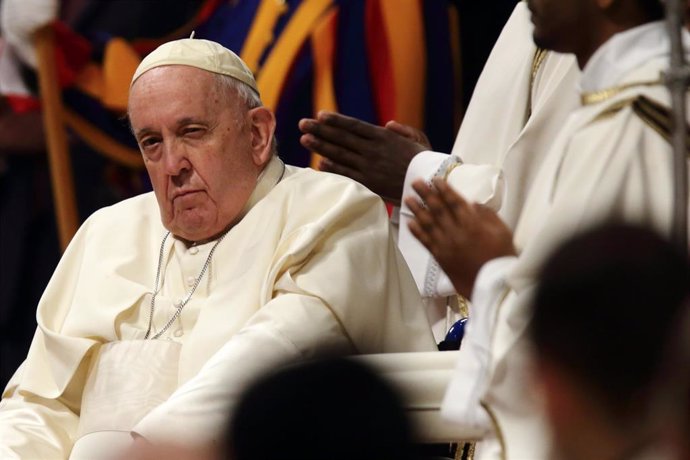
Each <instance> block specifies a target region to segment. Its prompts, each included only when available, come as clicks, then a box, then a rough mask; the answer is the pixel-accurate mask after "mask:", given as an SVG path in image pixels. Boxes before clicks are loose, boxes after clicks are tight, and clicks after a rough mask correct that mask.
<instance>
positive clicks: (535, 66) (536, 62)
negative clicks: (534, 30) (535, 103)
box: [525, 48, 548, 123]
mask: <svg viewBox="0 0 690 460" xmlns="http://www.w3.org/2000/svg"><path fill="white" fill-rule="evenodd" d="M547 54H548V51H547V50H545V49H543V48H537V51H536V52H535V53H534V58H533V59H532V73H531V74H530V79H529V88H528V92H527V110H526V111H525V123H526V122H527V120H529V117H531V116H532V95H533V94H534V84H535V82H536V81H537V74H538V73H539V69H541V66H542V64H544V59H546V55H547Z"/></svg>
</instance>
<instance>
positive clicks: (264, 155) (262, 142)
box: [249, 107, 276, 167]
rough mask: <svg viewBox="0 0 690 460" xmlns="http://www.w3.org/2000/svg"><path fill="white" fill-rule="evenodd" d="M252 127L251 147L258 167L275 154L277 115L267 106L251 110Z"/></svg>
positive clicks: (250, 120)
mask: <svg viewBox="0 0 690 460" xmlns="http://www.w3.org/2000/svg"><path fill="white" fill-rule="evenodd" d="M249 123H250V127H251V148H252V158H253V160H254V164H255V165H256V166H258V167H261V166H264V165H265V164H266V163H268V160H270V159H271V155H273V150H272V148H271V147H272V144H273V134H274V133H275V129H276V117H275V115H273V112H271V111H270V110H268V109H267V108H266V107H256V108H254V109H251V110H250V111H249Z"/></svg>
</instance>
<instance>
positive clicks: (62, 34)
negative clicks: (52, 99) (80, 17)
mask: <svg viewBox="0 0 690 460" xmlns="http://www.w3.org/2000/svg"><path fill="white" fill-rule="evenodd" d="M53 30H54V32H55V64H56V67H57V75H58V81H59V83H60V86H61V87H63V88H64V87H66V86H69V85H71V84H72V82H74V80H75V79H76V78H77V75H78V74H79V72H80V71H81V70H82V69H83V68H84V66H85V65H86V64H87V63H88V62H89V59H90V58H91V51H92V49H93V47H92V46H91V43H89V41H88V40H87V39H85V38H84V37H82V36H81V35H79V34H77V33H76V32H74V31H73V30H72V29H70V28H69V27H68V26H67V25H66V24H64V23H62V22H59V21H57V22H54V23H53Z"/></svg>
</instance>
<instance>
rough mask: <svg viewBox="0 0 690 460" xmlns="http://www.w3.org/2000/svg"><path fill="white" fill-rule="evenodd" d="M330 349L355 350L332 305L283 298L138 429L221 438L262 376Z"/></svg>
mask: <svg viewBox="0 0 690 460" xmlns="http://www.w3.org/2000/svg"><path fill="white" fill-rule="evenodd" d="M306 325H308V326H309V327H305V326H306ZM328 350H334V351H337V352H339V353H343V352H347V351H349V352H352V351H353V350H352V346H351V344H350V343H349V341H348V339H347V337H346V335H345V334H344V332H343V330H342V328H341V326H340V324H339V322H338V321H337V319H336V317H335V316H334V315H333V314H332V312H331V311H330V309H329V308H328V306H327V305H325V304H324V303H323V301H322V300H321V299H319V298H317V297H311V296H307V295H300V294H285V295H281V296H278V297H276V298H274V299H273V300H271V301H270V302H269V303H267V304H266V305H264V306H263V307H262V308H261V310H259V312H257V314H256V315H255V316H254V317H253V318H252V320H251V321H250V323H249V324H248V325H247V326H246V327H245V328H244V329H243V330H242V331H241V332H240V333H238V334H237V335H235V336H233V337H232V338H231V339H230V340H229V341H228V342H227V343H226V344H225V345H224V346H223V347H222V348H221V349H220V350H218V351H217V352H216V353H215V354H214V355H213V356H212V357H211V359H209V360H208V361H207V362H206V364H205V365H204V366H203V367H202V368H201V370H200V371H199V373H198V374H197V375H196V376H194V377H193V378H192V379H190V380H189V381H187V382H186V383H184V384H183V385H182V386H180V387H179V388H178V389H177V390H176V391H175V392H174V393H173V394H172V395H171V396H170V397H169V398H168V400H167V401H166V402H164V403H163V404H161V405H160V406H158V407H157V408H155V409H154V410H152V411H151V412H149V413H148V414H147V415H146V416H145V417H144V418H143V419H142V420H141V421H140V422H139V423H137V425H136V426H135V427H134V428H133V430H132V431H133V432H134V433H137V434H140V435H142V436H144V437H145V438H147V439H150V440H151V441H153V442H162V441H168V442H169V441H175V442H177V443H183V444H188V445H195V444H199V443H203V442H207V441H211V440H218V439H220V438H222V432H220V431H219V430H222V429H223V428H224V427H226V426H227V419H228V417H229V416H230V414H231V412H232V409H233V407H234V405H235V404H236V402H237V401H238V398H239V397H240V396H241V394H242V392H243V391H244V389H245V388H246V387H247V386H248V385H249V384H251V383H252V382H253V381H254V380H255V379H256V378H257V377H259V376H260V375H262V374H263V373H265V372H267V371H270V370H271V369H274V368H277V367H278V366H280V365H284V364H287V363H291V362H294V361H296V360H299V359H304V358H310V357H311V358H313V357H314V356H315V355H314V356H309V353H318V352H327V351H328Z"/></svg>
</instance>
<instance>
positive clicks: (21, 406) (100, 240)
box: [0, 39, 435, 459]
mask: <svg viewBox="0 0 690 460" xmlns="http://www.w3.org/2000/svg"><path fill="white" fill-rule="evenodd" d="M129 118H130V122H131V126H132V131H133V133H134V135H135V137H136V140H137V142H138V144H139V147H140V149H141V152H142V155H143V158H144V162H145V165H146V168H147V171H148V173H149V176H150V178H151V182H152V184H153V188H154V192H153V193H149V194H145V195H142V196H139V197H136V198H133V199H130V200H127V201H124V202H122V203H119V204H117V205H115V206H112V207H110V208H106V209H102V210H100V211H98V212H97V213H95V214H94V215H93V216H91V217H90V218H89V219H88V220H87V221H86V223H84V225H83V226H82V227H81V229H80V230H79V232H78V234H77V235H76V236H75V238H74V240H73V241H72V242H71V244H70V246H69V248H68V249H67V251H66V252H65V254H64V256H63V258H62V260H61V262H60V264H59V266H58V268H57V269H56V271H55V274H54V276H53V278H52V280H51V281H50V283H49V285H48V287H47V289H46V291H45V293H44V295H43V298H42V299H41V302H40V304H39V306H38V313H37V321H38V329H37V331H36V335H35V337H34V340H33V343H32V345H31V348H30V351H29V354H28V356H27V359H26V360H25V362H24V363H23V365H22V366H21V367H20V368H19V369H18V370H17V372H16V374H15V376H14V377H13V378H12V380H11V381H10V382H9V384H8V385H7V387H6V389H5V391H4V393H3V400H2V402H1V403H0V458H3V459H5V458H26V459H28V458H44V459H45V458H51V459H52V458H68V457H70V458H89V459H92V458H102V457H104V456H107V455H108V454H113V453H116V452H117V448H118V447H119V446H123V447H126V446H127V445H128V444H130V443H131V436H132V435H139V436H142V437H144V438H145V439H148V440H149V441H151V442H156V441H170V440H173V441H174V442H176V443H181V444H188V445H191V444H201V443H205V442H208V441H212V440H213V439H217V437H218V435H219V433H220V432H221V431H222V430H223V428H224V424H225V420H226V417H227V415H228V413H229V411H230V410H231V408H232V403H233V401H234V398H235V397H236V396H237V394H238V392H239V391H241V390H242V386H243V385H244V384H246V382H247V381H248V380H250V379H252V377H253V376H255V375H256V374H257V373H258V372H261V371H263V370H266V369H267V368H270V367H271V366H273V365H274V364H276V363H283V362H286V361H290V360H295V359H302V358H309V357H314V356H317V355H319V354H321V353H331V354H332V353H339V354H352V353H377V352H396V351H397V352H402V351H429V350H433V349H434V348H435V344H434V342H433V337H432V335H431V331H430V329H429V326H428V322H427V321H426V318H425V316H424V313H423V311H422V310H421V309H420V308H419V301H420V300H419V296H418V294H417V290H416V287H415V285H414V281H413V279H412V277H411V275H410V273H409V271H408V270H407V268H406V267H405V264H404V261H403V260H402V258H401V256H400V255H399V253H398V252H397V249H396V247H395V242H394V240H393V238H392V236H391V234H390V230H389V223H388V218H387V214H386V211H385V207H384V206H383V203H382V201H381V199H380V198H379V197H377V196H376V195H374V194H372V193H370V192H369V191H367V190H366V189H365V188H364V187H362V186H360V185H359V184H357V183H355V182H353V181H351V180H349V179H345V178H342V177H339V176H335V175H330V174H325V173H319V172H314V171H311V170H306V169H299V168H294V167H290V166H286V165H285V164H283V162H282V161H281V160H280V159H279V158H278V156H277V155H276V151H275V150H276V147H275V142H274V140H273V132H274V129H275V118H274V115H273V114H272V112H270V111H269V110H268V109H266V108H265V107H263V106H262V105H261V101H260V99H259V97H258V90H257V87H256V83H255V80H254V78H253V76H252V74H251V72H250V71H249V70H248V69H247V67H246V66H245V65H244V63H243V62H242V61H241V60H240V59H239V58H238V57H237V56H236V55H234V54H233V53H232V52H231V51H229V50H227V49H225V48H223V47H221V46H220V45H218V44H217V43H214V42H209V41H206V40H194V39H185V40H178V41H175V42H170V43H167V44H164V45H162V46H161V47H159V48H158V49H157V50H155V51H154V52H152V53H151V54H150V55H149V56H147V57H146V58H145V59H144V60H143V61H142V63H141V64H140V66H139V67H138V69H137V71H136V73H135V75H134V77H133V80H132V85H131V90H130V100H129Z"/></svg>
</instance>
